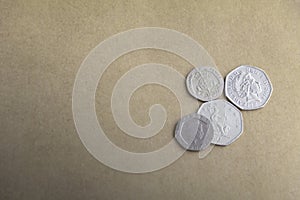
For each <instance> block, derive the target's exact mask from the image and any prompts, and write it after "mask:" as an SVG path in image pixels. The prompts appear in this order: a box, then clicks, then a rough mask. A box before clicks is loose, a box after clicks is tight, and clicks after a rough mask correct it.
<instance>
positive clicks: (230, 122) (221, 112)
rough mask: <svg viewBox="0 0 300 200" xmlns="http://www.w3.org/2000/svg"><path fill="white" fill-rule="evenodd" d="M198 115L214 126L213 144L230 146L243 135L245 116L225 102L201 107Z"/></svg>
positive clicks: (214, 102)
mask: <svg viewBox="0 0 300 200" xmlns="http://www.w3.org/2000/svg"><path fill="white" fill-rule="evenodd" d="M198 114H200V115H202V116H204V117H206V118H208V119H209V120H210V122H211V124H212V126H213V130H214V138H213V139H212V142H211V143H212V144H217V145H229V144H231V143H232V142H234V141H235V140H236V139H237V138H238V137H239V136H240V135H241V134H242V133H243V116H242V113H241V111H240V110H239V109H237V108H236V107H235V106H234V105H232V104H231V103H229V102H228V101H225V100H221V99H220V100H214V101H209V102H206V103H204V104H202V105H201V107H200V109H199V110H198Z"/></svg>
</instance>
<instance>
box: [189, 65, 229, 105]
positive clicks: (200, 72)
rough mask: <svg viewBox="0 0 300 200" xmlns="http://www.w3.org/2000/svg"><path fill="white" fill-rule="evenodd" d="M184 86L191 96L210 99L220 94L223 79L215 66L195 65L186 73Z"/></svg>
mask: <svg viewBox="0 0 300 200" xmlns="http://www.w3.org/2000/svg"><path fill="white" fill-rule="evenodd" d="M186 86H187V89H188V91H189V93H190V94H191V95H192V96H193V97H195V98H197V99H199V100H201V101H210V100H213V99H217V98H218V97H220V96H221V95H222V92H223V88H224V80H223V77H222V75H221V74H220V73H219V72H218V71H217V70H216V69H215V68H212V67H197V68H195V69H193V70H192V71H191V72H190V73H189V74H188V76H187V79H186Z"/></svg>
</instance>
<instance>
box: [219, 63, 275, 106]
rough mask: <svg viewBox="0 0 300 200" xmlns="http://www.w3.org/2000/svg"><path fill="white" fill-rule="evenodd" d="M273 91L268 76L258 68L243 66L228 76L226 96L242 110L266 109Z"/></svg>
mask: <svg viewBox="0 0 300 200" xmlns="http://www.w3.org/2000/svg"><path fill="white" fill-rule="evenodd" d="M272 90H273V88H272V84H271V81H270V79H269V78H268V76H267V74H266V73H265V72H264V71H263V70H262V69H259V68H258V67H253V66H249V65H242V66H239V67H237V68H236V69H234V70H233V71H231V72H230V73H229V74H228V75H227V76H226V80H225V95H226V97H227V98H228V99H229V100H230V101H231V102H232V103H233V104H234V105H236V106H237V107H239V108H240V109H242V110H255V109H258V108H262V107H264V106H265V105H266V103H267V102H268V100H269V99H270V97H271V94H272Z"/></svg>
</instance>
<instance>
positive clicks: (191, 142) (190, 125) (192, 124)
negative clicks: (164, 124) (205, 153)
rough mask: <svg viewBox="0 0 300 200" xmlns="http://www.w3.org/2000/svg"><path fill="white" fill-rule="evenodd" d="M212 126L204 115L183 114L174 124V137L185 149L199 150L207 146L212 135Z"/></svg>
mask: <svg viewBox="0 0 300 200" xmlns="http://www.w3.org/2000/svg"><path fill="white" fill-rule="evenodd" d="M213 134H214V131H213V127H212V125H211V123H210V121H209V119H207V118H206V117H204V116H201V115H199V114H197V113H193V114H190V115H187V116H184V117H183V118H182V119H181V120H180V121H179V122H178V123H177V125H176V130H175V138H176V140H177V142H178V143H179V144H180V145H181V146H182V147H183V148H184V149H186V150H190V151H201V150H204V149H205V148H207V147H208V146H209V145H210V143H211V141H212V139H213V137H214V135H213Z"/></svg>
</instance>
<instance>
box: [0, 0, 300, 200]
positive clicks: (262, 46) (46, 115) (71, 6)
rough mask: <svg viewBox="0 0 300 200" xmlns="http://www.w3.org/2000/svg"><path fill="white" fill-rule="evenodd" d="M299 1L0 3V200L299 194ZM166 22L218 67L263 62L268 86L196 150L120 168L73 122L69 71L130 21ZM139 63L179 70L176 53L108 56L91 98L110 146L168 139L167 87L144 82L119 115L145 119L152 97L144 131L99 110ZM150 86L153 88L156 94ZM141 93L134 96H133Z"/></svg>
mask: <svg viewBox="0 0 300 200" xmlns="http://www.w3.org/2000/svg"><path fill="white" fill-rule="evenodd" d="M299 25H300V2H299V1H298V2H297V1H294V0H289V1H288V0H282V1H277V0H274V1H260V0H252V1H241V0H231V1H229V0H227V1H224V0H213V1H211V0H207V1H164V0H158V1H156V0H155V1H154V0H149V1H88V0H84V1H82V0H76V1H58V0H54V1H50V0H48V1H45V0H27V1H21V0H19V1H17V0H15V1H11V0H1V1H0V35H1V37H0V80H1V82H0V83H1V84H0V102H1V103H0V128H1V129H0V130H1V131H0V137H1V139H0V199H71V198H72V199H300V190H299V188H300V145H299V144H300V132H299V130H300V123H299V120H300V114H299V112H300V102H299V99H300V91H299V78H300V66H299V63H300V32H299V30H300V29H299ZM144 26H155V27H165V28H170V29H175V30H178V31H180V32H183V33H186V34H187V35H189V36H191V37H192V38H194V39H195V40H196V41H198V42H199V43H200V44H202V45H203V46H204V47H205V48H206V49H207V51H208V52H209V53H210V55H211V56H212V57H213V58H214V60H215V62H216V64H217V66H218V68H219V70H220V72H221V73H222V75H223V76H225V75H226V74H227V73H228V72H229V71H230V70H232V69H233V68H235V67H236V66H238V65H240V64H252V65H257V66H260V67H261V68H263V69H264V70H265V71H267V73H268V75H269V77H270V78H271V80H272V83H273V87H274V91H273V95H272V98H271V100H270V102H269V103H268V104H267V106H266V107H265V108H264V109H261V110H257V111H253V112H243V116H244V122H245V124H244V126H245V131H244V134H243V135H242V136H241V137H240V139H238V140H237V141H236V142H235V143H233V144H232V145H230V146H228V147H225V148H221V147H215V148H214V149H213V151H212V152H211V153H210V154H209V156H208V157H206V158H205V159H203V160H199V159H198V157H197V154H194V153H186V154H185V155H184V156H183V157H181V158H180V159H179V160H177V161H176V162H175V163H173V164H172V165H171V166H169V167H166V168H164V169H162V170H160V171H156V172H153V173H148V174H140V175H135V174H127V173H122V172H118V171H115V170H112V169H110V168H108V167H106V166H104V165H103V164H101V163H100V162H98V161H97V160H95V159H94V158H93V157H92V156H91V155H90V154H89V153H88V152H87V150H86V149H85V147H84V146H83V145H82V143H81V141H80V139H79V137H78V135H77V133H76V130H75V126H74V123H73V118H72V109H71V102H72V99H71V95H72V88H73V83H74V79H75V75H76V72H77V70H78V69H79V66H80V64H81V62H82V61H83V59H84V58H85V57H86V55H87V54H88V53H89V51H90V50H91V49H92V48H94V47H95V46H96V45H97V44H98V43H100V42H101V41H103V40H104V39H106V38H108V37H109V36H111V35H113V34H116V33H119V32H121V31H125V30H128V29H131V28H137V27H144ZM145 62H157V63H164V64H168V65H170V66H172V67H174V68H176V69H177V70H178V71H180V72H181V73H182V74H183V75H186V74H187V73H188V72H189V70H191V69H192V66H190V65H189V64H188V63H187V62H185V61H184V60H182V59H180V58H178V57H176V56H174V55H172V54H169V53H166V52H162V51H159V50H143V51H138V52H134V53H131V54H128V55H126V56H123V57H121V58H119V59H118V60H117V61H116V62H114V63H113V64H112V65H111V66H110V67H109V69H108V70H107V71H106V72H105V74H104V77H103V79H101V81H100V83H101V84H100V85H99V87H98V91H97V96H96V102H97V104H96V107H97V112H98V117H99V120H100V123H101V125H102V126H103V128H104V130H105V132H106V133H107V134H108V137H109V138H110V139H111V140H112V141H113V142H114V143H116V144H117V145H119V146H120V147H122V148H124V149H127V150H131V151H136V152H147V151H150V150H154V149H157V148H159V147H161V146H163V145H164V144H166V142H168V141H169V139H171V138H172V134H173V128H174V124H175V123H176V121H177V120H178V118H179V108H178V102H177V100H176V98H175V96H174V95H173V94H172V93H171V92H170V91H168V90H167V89H165V88H163V87H160V86H153V85H152V86H145V87H143V88H140V89H139V90H138V91H137V92H136V93H135V94H134V96H133V97H132V99H131V102H130V105H131V108H130V109H131V114H132V117H133V119H134V120H135V121H136V122H137V123H138V124H140V125H145V124H147V123H148V122H149V118H148V115H147V113H148V111H147V109H148V108H149V106H150V105H152V104H153V103H161V104H162V105H165V108H166V110H167V112H168V121H167V123H166V126H165V127H164V129H163V130H162V132H161V133H160V134H159V135H157V136H155V137H154V138H151V139H149V140H138V139H133V138H131V137H128V136H127V135H125V134H124V133H123V132H122V131H121V130H120V129H119V128H118V127H117V126H116V124H115V122H114V120H113V118H112V114H111V111H110V109H109V108H110V95H111V91H112V88H113V85H114V83H115V82H116V81H117V80H118V78H119V77H120V76H121V75H123V74H124V73H125V72H126V71H128V70H129V69H130V68H132V67H134V66H135V65H138V64H142V63H145ZM157 94H159V95H157ZM140 102H142V103H140Z"/></svg>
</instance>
